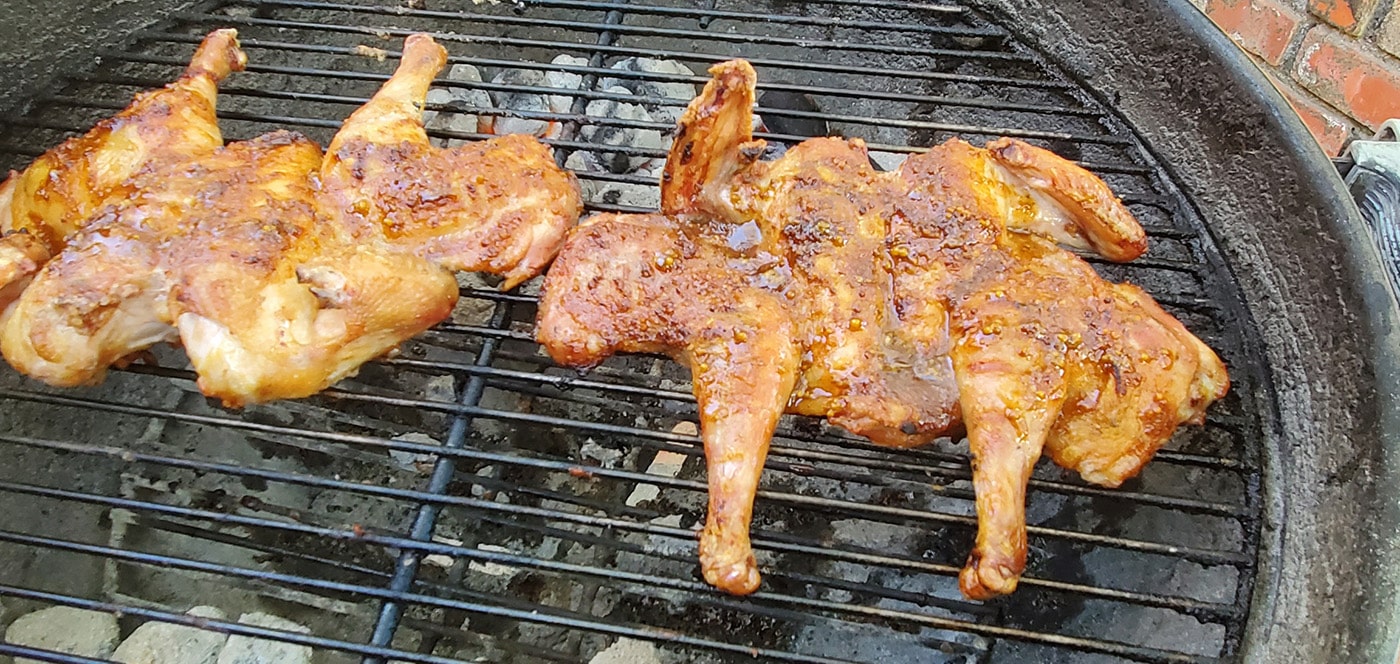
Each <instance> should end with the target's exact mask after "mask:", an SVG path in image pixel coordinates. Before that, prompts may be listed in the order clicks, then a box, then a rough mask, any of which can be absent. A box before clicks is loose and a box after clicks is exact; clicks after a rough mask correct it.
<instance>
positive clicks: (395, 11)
mask: <svg viewBox="0 0 1400 664" xmlns="http://www.w3.org/2000/svg"><path fill="white" fill-rule="evenodd" d="M258 4H259V5H260V6H263V7H271V6H276V7H285V8H295V9H318V10H324V11H334V12H344V13H348V14H360V15H372V16H391V17H393V16H405V17H414V18H431V19H449V20H456V21H461V22H464V23H482V24H486V25H517V26H544V27H548V28H550V29H555V30H558V29H564V30H577V31H580V32H595V33H599V32H605V31H612V32H616V33H618V34H621V35H629V34H632V35H645V36H651V37H683V38H691V39H703V40H706V41H727V42H738V43H743V44H771V45H774V46H796V47H800V48H819V49H830V50H834V51H856V52H867V53H885V54H891V55H905V54H916V53H917V54H920V55H944V56H949V57H957V58H968V59H971V58H986V59H993V60H1012V61H1029V60H1031V58H1030V57H1029V56H1027V55H1025V54H1022V53H1011V52H1002V51H991V50H978V49H957V48H930V49H919V50H918V51H917V52H916V51H914V50H913V49H911V48H909V47H907V46H893V45H890V44H873V43H862V42H858V41H830V40H821V39H803V38H792V37H776V36H773V35H764V34H753V33H744V32H709V31H706V30H687V29H680V28H654V27H650V26H642V25H627V24H625V23H622V24H609V23H605V22H594V21H572V20H561V19H553V18H548V19H542V18H531V17H526V16H504V15H499V14H476V13H468V12H446V11H433V10H427V9H409V10H404V9H401V8H397V7H376V6H372V5H348V4H342V3H334V2H309V1H308V2H304V1H300V0H259V2H258ZM200 17H201V15H200V14H193V13H179V14H175V15H174V18H175V19H177V20H193V19H198V18H200ZM219 18H220V19H221V20H225V21H230V20H232V21H233V22H238V21H242V20H248V21H252V22H255V23H254V24H256V23H262V22H263V21H264V20H267V21H279V20H280V19H252V18H249V19H244V18H241V17H229V16H221V17H219ZM392 30H393V29H392V28H389V29H386V30H384V31H376V32H375V33H374V34H375V35H381V34H384V33H385V32H388V33H389V34H393V31H392ZM940 33H941V35H942V36H945V37H983V38H987V37H992V38H995V37H1000V36H1003V35H1004V34H1005V33H1000V32H998V31H987V30H979V29H976V28H947V29H946V30H942V31H940ZM434 36H435V37H436V35H434Z"/></svg>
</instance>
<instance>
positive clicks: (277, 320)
mask: <svg viewBox="0 0 1400 664" xmlns="http://www.w3.org/2000/svg"><path fill="white" fill-rule="evenodd" d="M444 60H445V53H444V52H443V50H442V48H441V47H440V46H438V45H437V44H436V43H434V42H433V41H432V40H431V39H429V38H427V37H426V36H422V35H418V36H414V37H410V38H409V40H408V42H407V44H406V47H405V58H404V62H403V63H402V64H401V65H400V67H399V69H398V71H397V72H396V73H395V75H394V76H393V77H392V78H391V79H390V80H389V81H388V82H387V83H386V84H385V85H384V86H383V88H381V90H380V91H379V92H378V93H377V94H376V95H375V97H374V98H373V99H372V100H371V101H370V102H369V103H368V104H366V105H365V106H364V107H363V108H362V109H360V110H359V111H358V112H356V113H355V114H354V115H353V116H351V117H350V119H349V120H347V121H346V123H345V124H344V126H343V127H342V129H341V131H340V132H339V134H338V135H337V136H336V138H335V140H334V141H333V142H332V147H333V148H338V149H340V150H341V153H340V155H339V156H337V155H335V154H332V155H323V154H322V152H321V149H320V147H319V146H318V145H316V144H315V143H313V142H311V141H310V140H308V139H306V138H304V137H302V136H300V135H298V134H294V133H290V132H274V133H271V134H267V135H265V136H261V137H259V138H256V139H253V140H250V141H243V142H239V143H234V144H231V145H229V146H227V147H221V148H217V149H215V150H212V151H211V152H210V153H209V154H207V155H202V156H195V157H191V158H188V159H185V160H183V161H179V162H175V163H170V164H167V165H163V166H159V167H151V168H146V169H144V170H142V171H141V172H139V173H137V174H136V175H135V176H133V177H132V178H131V179H130V180H129V181H127V182H126V183H125V184H124V185H123V186H124V187H126V188H127V189H128V191H129V193H128V194H127V195H126V196H125V197H123V198H121V199H119V200H116V201H113V202H109V203H108V204H107V205H105V206H104V207H101V208H100V209H99V210H98V211H97V212H96V213H95V214H94V215H93V216H92V217H90V218H89V219H88V220H86V221H85V222H84V223H83V224H82V225H81V230H79V231H78V232H77V233H76V235H74V236H73V237H72V238H71V241H70V242H69V245H68V246H67V248H66V249H64V250H63V251H62V252H61V253H60V254H59V255H58V256H57V257H56V258H55V259H54V260H52V261H51V262H50V263H49V264H48V265H47V266H46V267H44V268H43V269H42V271H40V272H39V274H38V276H37V277H35V279H34V281H33V283H32V284H30V285H29V287H28V288H27V289H26V290H24V291H23V293H22V294H20V295H19V297H18V299H17V300H16V301H15V302H13V303H12V304H11V306H9V307H7V308H5V309H4V311H3V313H0V351H3V353H4V356H5V358H6V359H7V360H9V362H10V363H11V364H12V365H14V366H15V367H16V368H17V369H19V370H20V371H21V372H23V373H26V374H28V375H30V376H33V377H35V378H39V379H41V380H43V381H45V382H48V383H50V384H53V385H60V386H70V385H83V384H91V383H94V382H97V381H100V380H101V379H102V377H103V376H104V375H105V372H106V370H107V368H108V367H109V366H111V365H113V364H115V363H119V362H121V361H122V360H123V358H126V357H128V356H130V355H132V354H133V353H136V352H138V351H140V350H142V349H145V348H147V347H149V346H151V345H152V344H155V343H158V342H160V341H177V340H178V341H179V342H181V343H182V344H183V345H184V347H185V350H186V352H187V354H188V356H189V358H190V361H191V363H192V364H193V365H194V369H195V371H196V373H197V374H198V375H199V387H200V389H201V391H203V392H204V393H205V394H206V395H209V396H212V397H217V398H219V399H221V400H222V401H223V403H224V404H225V405H228V406H241V405H244V404H248V403H257V402H263V401H269V400H273V399H284V398H297V397H304V396H308V395H310V394H313V393H315V392H318V391H320V390H323V389H325V388H326V387H328V386H330V385H331V384H333V383H335V382H336V381H338V380H340V379H342V378H345V377H347V376H350V375H353V374H354V373H355V371H356V370H357V369H358V368H359V367H360V365H361V364H363V363H364V362H366V361H368V360H370V359H373V358H374V357H377V356H379V355H382V354H384V353H386V352H388V351H390V350H391V349H393V348H394V347H396V346H397V345H398V344H399V343H401V342H402V341H404V340H406V339H408V338H410V337H412V336H414V335H416V334H418V333H420V332H422V331H424V330H426V329H427V328H428V327H430V326H432V325H434V324H436V323H438V322H440V321H442V320H443V319H445V318H446V317H447V316H448V315H450V313H451V311H452V307H453V306H454V304H455V303H456V301H457V296H458V290H457V282H456V279H455V277H454V276H453V274H452V272H453V271H454V270H458V269H478V268H479V269H483V270H486V271H491V272H496V273H499V274H503V275H505V276H506V278H507V280H508V281H509V282H512V283H513V281H516V280H519V279H522V278H528V277H531V276H534V275H535V274H537V273H538V271H539V270H540V269H542V268H543V266H544V264H545V263H547V262H548V260H549V259H551V258H553V256H554V254H555V253H557V251H558V245H559V240H560V238H561V237H562V234H563V230H564V228H565V227H567V226H568V225H570V224H572V223H574V222H575V221H576V219H577V214H578V209H579V202H578V201H579V193H578V191H577V189H576V187H575V186H574V181H573V179H572V177H571V176H568V175H567V174H565V173H564V172H563V171H562V170H561V169H558V168H557V167H555V166H554V162H553V160H552V158H551V156H550V154H549V151H548V149H546V148H544V147H543V146H540V145H539V144H538V143H535V142H534V141H533V139H526V140H525V142H521V141H517V140H515V139H513V138H512V139H500V140H498V141H493V142H492V143H493V144H492V145H490V146H487V147H485V148H477V147H467V148H463V149H460V150H458V151H455V152H452V151H438V150H435V149H433V148H430V147H429V146H428V145H427V137H426V135H425V134H424V132H423V129H422V126H421V125H420V124H419V121H420V112H421V108H422V104H423V97H424V95H425V94H426V92H427V89H428V85H429V83H430V82H431V80H432V78H433V76H434V75H436V73H437V71H438V69H439V68H440V67H441V66H442V64H443V62H444ZM347 146H348V147H347ZM347 155H349V157H347ZM493 178H504V179H508V180H510V181H511V182H510V183H509V184H508V185H505V186H496V185H492V184H489V182H490V181H491V180H492V179H493ZM537 189H543V191H538V190H537ZM546 198H551V199H558V200H551V201H550V203H549V204H548V205H546V204H544V199H546ZM537 203H538V205H537ZM16 247H19V249H20V250H22V249H24V247H23V246H22V245H16ZM18 262H19V258H16V263H18Z"/></svg>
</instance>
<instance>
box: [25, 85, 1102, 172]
mask: <svg viewBox="0 0 1400 664" xmlns="http://www.w3.org/2000/svg"><path fill="white" fill-rule="evenodd" d="M248 69H249V70H257V71H264V72H271V73H287V72H272V70H274V69H295V68H291V67H254V66H253V65H249V66H248ZM326 71H327V72H328V75H327V77H331V76H335V77H337V78H346V77H347V76H346V72H333V71H332V70H326ZM449 83H458V81H451V82H449ZM505 87H507V88H508V87H509V86H505ZM545 89H546V90H551V89H552V88H545ZM555 92H558V91H557V90H556V91H555ZM571 96H576V97H584V98H615V99H617V100H619V101H628V102H639V101H645V100H646V99H647V98H645V97H636V96H632V95H624V94H620V93H611V92H584V91H580V92H578V94H574V95H571ZM655 99H661V98H659V97H657V98H655ZM43 101H44V102H45V103H47V104H54V105H61V106H74V107H79V108H93V109H101V110H110V111H120V110H121V109H123V108H126V102H108V101H99V100H92V99H81V98H74V97H62V96H53V97H47V98H44V100H43ZM758 111H759V112H760V113H764V112H766V113H768V114H769V115H780V116H785V117H804V118H818V119H826V120H836V121H839V122H850V123H852V124H865V125H870V126H884V127H899V128H904V129H927V130H931V131H946V132H954V133H964V134H982V135H986V136H1010V137H1013V138H1026V139H1043V140H1065V141H1075V142H1080V143H1101V144H1106V145H1110V144H1111V145H1120V144H1125V142H1126V139H1122V138H1116V137H1111V136H1090V135H1080V134H1071V133H1067V132H1056V131H1038V130H1034V129H1017V128H1014V127H981V126H975V125H958V124H948V123H941V122H928V121H922V120H899V119H892V118H868V117H864V116H855V115H835V114H831V113H809V112H804V111H787V110H780V109H769V110H766V111H765V110H764V109H763V108H762V107H760V108H759V109H758ZM219 116H220V117H222V118H224V119H227V120H245V121H248V122H263V123H269V124H274V125H278V126H284V125H292V126H302V127H320V128H323V129H338V128H339V127H340V124H341V120H340V119H335V120H332V119H325V118H307V117H301V116H295V115H273V114H262V113H247V112H242V111H227V110H225V111H220V112H219ZM73 130H74V131H83V129H80V128H74V129H73ZM430 135H432V136H435V137H438V138H456V139H461V140H480V139H483V138H491V136H488V135H485V134H479V133H468V132H455V131H448V130H438V131H434V132H430ZM543 142H544V143H545V144H546V145H551V146H558V145H563V144H564V143H563V142H561V141H557V140H550V139H545V140H544V141H543ZM580 145H581V146H583V149H597V148H598V147H599V146H598V145H596V144H592V143H582V144H580ZM608 151H609V152H617V153H620V154H629V155H639V156H661V155H662V154H663V153H662V152H661V151H660V150H647V149H640V148H632V147H626V146H617V147H614V148H609V149H608Z"/></svg>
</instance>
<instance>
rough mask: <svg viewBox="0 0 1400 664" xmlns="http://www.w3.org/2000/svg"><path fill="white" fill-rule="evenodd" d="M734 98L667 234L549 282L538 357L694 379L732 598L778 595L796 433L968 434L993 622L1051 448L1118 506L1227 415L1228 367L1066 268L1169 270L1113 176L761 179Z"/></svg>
mask: <svg viewBox="0 0 1400 664" xmlns="http://www.w3.org/2000/svg"><path fill="white" fill-rule="evenodd" d="M711 74H712V75H713V76H714V79H713V80H712V81H711V82H710V83H709V84H708V85H707V86H706V88H705V90H704V92H703V93H702V94H701V96H700V97H699V98H697V99H696V100H695V101H694V102H692V104H691V106H690V108H689V109H687V111H686V114H685V115H684V117H683V118H682V119H681V126H680V129H679V133H678V135H677V138H676V142H675V144H674V145H673V147H672V150H671V154H670V157H669V159H668V162H667V168H666V172H665V174H664V175H663V179H662V201H663V211H664V212H665V213H667V215H668V216H664V217H663V216H644V217H617V216H610V217H604V218H600V219H596V220H590V222H587V223H585V224H584V225H583V226H580V227H579V228H578V229H577V230H576V231H574V232H573V233H572V234H571V235H570V237H569V238H568V239H567V240H566V242H565V248H564V250H563V251H562V252H561V254H560V256H559V259H558V260H557V262H556V264H555V266H554V268H552V269H551V271H550V274H549V275H548V276H547V277H546V281H545V290H544V295H543V298H542V301H541V307H540V316H539V328H538V333H537V334H538V337H539V339H540V341H541V342H542V343H543V344H544V345H545V348H546V349H547V350H548V351H549V352H550V353H551V355H552V356H553V357H554V358H555V359H556V360H557V361H559V362H561V363H563V364H570V365H576V366H589V365H592V364H596V363H597V362H599V361H601V360H602V359H603V358H605V357H607V356H608V355H609V354H611V353H613V352H618V351H633V350H644V351H651V352H666V353H670V354H671V355H672V356H674V357H676V358H678V359H679V360H680V361H682V362H685V363H686V364H687V365H688V366H689V367H690V368H691V371H692V373H693V376H694V383H695V392H696V397H697V401H698V402H699V405H700V417H701V430H702V438H703V440H704V443H705V451H706V456H707V459H708V464H709V473H710V476H709V485H710V511H709V516H708V521H707V524H706V527H705V530H704V531H703V533H702V534H701V540H700V555H701V567H702V570H703V572H704V574H705V578H706V580H708V581H709V582H710V583H712V584H715V585H716V586H718V587H720V588H722V589H724V590H727V591H729V592H734V593H748V592H753V591H754V590H755V589H756V588H757V587H758V582H759V576H758V571H757V568H756V566H755V564H754V559H753V554H752V551H751V550H750V547H749V539H748V525H749V519H750V516H751V513H752V504H753V499H754V493H755V491H756V490H757V485H758V476H759V473H760V472H761V469H762V466H763V461H764V456H765V454H766V451H767V445H768V439H769V437H771V435H772V432H773V429H774V427H775V424H776V420H777V417H778V415H779V414H780V412H781V411H783V410H784V409H786V410H787V411H789V412H794V413H800V414H807V415H819V416H824V417H827V418H828V419H830V420H831V421H832V422H834V423H837V424H840V425H841V426H843V427H845V428H847V429H849V430H850V431H852V432H854V433H857V434H861V435H865V436H868V437H870V438H871V439H872V440H874V441H876V442H879V443H882V444H886V445H897V446H905V445H916V444H920V443H923V442H926V441H928V440H930V439H932V438H933V437H934V436H937V435H940V434H944V433H948V432H951V431H954V430H956V428H957V427H958V426H959V424H960V423H962V425H963V426H965V427H966V429H967V431H968V437H969V441H970V444H971V450H972V454H973V476H974V485H975V488H976V494H977V508H978V514H979V518H980V520H979V531H978V536H977V543H976V547H975V549H974V551H973V553H972V555H971V556H970V558H969V561H968V565H967V568H966V569H965V570H964V572H963V575H962V577H961V586H962V589H963V592H964V593H965V594H966V595H968V596H969V597H973V598H986V597H990V596H992V595H996V594H1001V593H1007V592H1010V591H1011V590H1013V589H1014V588H1015V585H1016V580H1017V578H1018V577H1019V575H1020V573H1021V571H1022V570H1023V569H1024V566H1025V523H1024V498H1025V486H1026V482H1027V480H1028V479H1029V475H1030V470H1031V468H1032V466H1033V465H1034V463H1035V461H1036V460H1037V459H1038V458H1039V456H1040V453H1041V449H1042V447H1048V449H1049V450H1050V453H1051V456H1052V457H1053V458H1054V459H1055V460H1056V461H1057V462H1058V463H1060V464H1061V465H1064V466H1066V467H1068V468H1072V469H1075V470H1078V471H1079V472H1080V473H1081V475H1082V476H1083V477H1084V478H1085V479H1086V480H1088V481H1091V482H1095V483H1098V484H1103V485H1108V486H1114V485H1117V484H1119V483H1121V482H1122V481H1123V480H1124V479H1126V478H1127V477H1130V476H1132V475H1133V474H1135V473H1136V472H1137V471H1138V470H1139V469H1140V468H1141V467H1142V465H1143V464H1144V463H1146V462H1147V460H1148V459H1149V458H1150V457H1151V455H1152V454H1153V453H1154V452H1155V451H1156V450H1157V448H1159V447H1160V446H1161V445H1162V444H1163V443H1165V442H1166V440H1167V438H1168V437H1170V435H1171V433H1172V432H1173V431H1174V430H1175V428H1176V427H1177V425H1179V424H1181V423H1184V422H1199V421H1200V420H1201V419H1202V418H1203V417H1204V411H1205V408H1206V407H1207V406H1208V405H1209V403H1210V402H1212V401H1213V400H1215V399H1218V398H1219V397H1220V396H1222V395H1223V394H1224V393H1225V390H1226V389H1227V386H1228V379H1227V378H1226V375H1225V369H1224V366H1223V365H1222V364H1221V363H1220V361H1219V359H1218V358H1217V357H1216V356H1215V354H1214V353H1213V352H1211V351H1210V349H1209V348H1207V347H1206V346H1205V345H1204V344H1202V343H1201V342H1200V341H1199V340H1197V339H1196V338H1195V337H1193V336H1191V335H1190V333H1188V332H1187V331H1186V330H1185V328H1184V327H1182V326H1181V324H1180V323H1179V322H1177V321H1176V320H1175V319H1173V318H1171V317H1170V316H1168V315H1167V314H1166V313H1164V312H1163V311H1162V310H1161V309H1160V308H1158V307H1157V306H1156V304H1155V303H1153V302H1152V300H1151V299H1150V298H1149V297H1147V296H1146V295H1145V294H1144V293H1142V291H1140V290H1139V289H1137V288H1135V287H1132V286H1127V285H1114V284H1110V283H1107V282H1105V281H1103V280H1102V279H1100V278H1099V277H1098V276H1097V274H1095V273H1094V271H1093V270H1092V269H1091V268H1090V267H1089V266H1088V265H1087V264H1086V263H1084V262H1083V261H1082V260H1080V259H1079V258H1077V257H1076V256H1074V255H1073V254H1071V253H1069V252H1068V251H1066V250H1064V249H1062V248H1060V247H1058V246H1056V244H1055V243H1056V242H1058V243H1062V244H1066V245H1070V246H1074V247H1079V248H1091V249H1093V250H1095V251H1097V252H1098V253H1100V254H1101V255H1103V256H1105V257H1107V258H1110V259H1113V260H1130V259H1132V258H1135V257H1136V256H1138V255H1140V254H1141V253H1142V252H1143V251H1144V250H1145V248H1146V239H1145V236H1144V234H1143V232H1142V229H1141V227H1140V226H1139V225H1138V224H1137V222H1136V220H1134V219H1133V218H1132V216H1131V214H1130V213H1129V212H1128V211H1127V210H1126V209H1125V208H1123V207H1122V205H1121V203H1119V202H1118V200H1117V199H1116V198H1115V197H1114V196H1113V195H1112V192H1111V191H1109V189H1108V188H1107V186H1106V185H1104V184H1103V182H1102V181H1100V180H1098V179H1097V178H1095V177H1093V176H1092V175H1091V174H1089V173H1087V172H1086V171H1084V170H1082V169H1080V168H1078V167H1077V166H1075V165H1073V164H1071V163H1070V162H1067V161H1065V160H1063V159H1060V158H1059V157H1057V156H1055V155H1053V154H1051V153H1049V152H1047V151H1045V150H1041V149H1038V148H1034V147H1032V146H1029V145H1027V144H1025V143H1021V142H1019V141H1011V140H1005V139H1003V140H1000V141H996V142H994V143H992V144H991V145H989V146H988V148H987V149H979V148H974V147H972V146H970V145H968V144H966V143H963V142H961V141H950V142H948V143H945V144H944V145H942V146H939V147H938V148H935V149H934V150H932V151H930V152H929V153H927V154H924V155H920V156H917V157H914V158H911V159H910V160H909V161H908V162H906V164H905V165H904V166H903V167H902V168H901V170H900V171H899V172H898V173H880V172H877V171H875V170H874V168H872V167H871V166H870V163H869V159H868V157H867V155H866V152H865V147H864V144H863V143H861V142H860V141H858V140H853V141H842V140H835V139H814V140H811V141H807V142H804V143H802V144H801V145H798V146H796V147H794V148H792V149H791V150H789V151H788V152H787V153H786V154H785V155H784V156H783V157H782V158H780V159H778V160H776V161H773V162H762V161H759V160H758V156H759V155H761V154H763V151H764V147H765V146H764V144H763V142H762V141H753V140H752V136H751V134H750V127H752V122H751V113H752V110H751V109H752V104H753V87H754V84H755V80H754V73H753V70H752V68H750V67H749V66H748V64H747V63H744V62H742V61H735V62H729V63H723V64H720V65H717V66H716V67H714V68H713V69H711Z"/></svg>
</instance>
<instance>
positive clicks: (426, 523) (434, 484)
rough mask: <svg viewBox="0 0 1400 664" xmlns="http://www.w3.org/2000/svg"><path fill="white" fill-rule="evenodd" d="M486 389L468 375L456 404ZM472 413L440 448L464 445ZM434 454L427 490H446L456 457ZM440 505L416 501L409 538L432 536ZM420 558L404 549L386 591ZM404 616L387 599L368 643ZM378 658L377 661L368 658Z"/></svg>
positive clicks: (487, 346) (387, 635)
mask: <svg viewBox="0 0 1400 664" xmlns="http://www.w3.org/2000/svg"><path fill="white" fill-rule="evenodd" d="M510 307H511V305H510V304H509V303H497V304H496V305H495V312H494V313H493V314H492V316H491V325H492V327H501V326H503V325H505V324H506V322H507V321H508V320H510ZM495 352H496V344H495V343H494V340H491V339H487V340H486V341H484V342H483V343H482V345H481V351H480V352H478V353H477V356H476V360H475V363H476V364H477V366H487V365H489V364H491V356H492V355H493V354H494V353H495ZM485 389H486V381H485V379H484V378H483V377H480V376H472V377H470V378H468V380H467V382H466V384H465V386H463V388H462V392H461V395H460V396H459V397H458V401H457V403H459V404H460V405H462V406H464V407H466V408H471V407H475V406H476V405H477V404H478V403H480V401H481V394H482V392H484V391H485ZM471 417H472V416H471V414H469V413H467V412H465V411H461V412H458V413H457V414H456V415H455V416H454V417H453V418H452V425H451V427H450V428H449V430H448V433H447V440H445V441H444V442H443V445H442V449H443V450H454V451H455V450H459V449H461V448H462V447H464V446H465V445H466V440H467V432H468V430H469V429H470V427H471ZM432 454H435V455H436V458H437V461H436V462H434V464H433V474H432V477H431V478H430V479H429V481H428V489H427V490H428V493H431V494H442V493H445V492H446V491H447V486H448V484H450V483H451V482H452V476H453V475H454V474H455V472H456V463H457V460H456V458H454V457H453V456H451V455H443V454H441V451H437V452H432ZM440 509H441V506H440V505H438V504H437V503H430V502H424V503H419V506H418V512H417V514H416V515H415V516H414V519H413V528H412V529H411V530H410V531H409V538H410V539H413V540H417V541H427V540H428V539H430V538H432V536H433V529H434V526H436V525H437V517H438V511H439V510H440ZM421 561H422V558H421V557H420V556H419V555H418V553H417V552H415V551H413V550H411V549H406V550H405V551H404V553H403V554H402V555H400V556H399V560H398V564H397V565H395V566H394V576H393V578H392V579H391V580H390V581H389V585H388V590H389V591H390V592H394V593H399V592H403V591H406V590H408V589H409V588H410V587H412V585H413V580H414V578H415V577H416V576H417V574H418V565H419V563H420V562H421ZM402 615H403V605H401V604H400V603H398V602H397V601H386V602H384V604H383V605H382V606H381V607H380V609H379V620H378V621H377V622H376V623H375V625H374V633H373V635H372V636H371V637H370V645H374V646H379V647H387V646H388V645H389V644H390V643H391V642H392V641H393V639H394V632H395V631H397V630H398V627H399V620H400V618H402ZM371 661H378V660H371Z"/></svg>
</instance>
